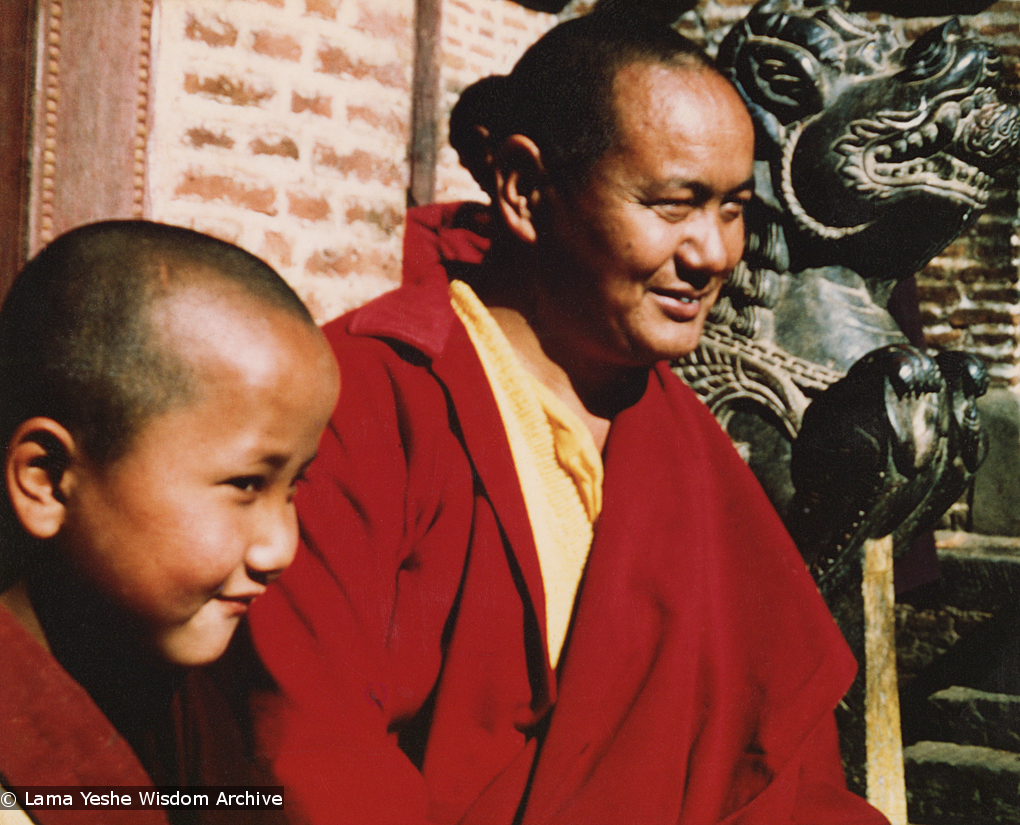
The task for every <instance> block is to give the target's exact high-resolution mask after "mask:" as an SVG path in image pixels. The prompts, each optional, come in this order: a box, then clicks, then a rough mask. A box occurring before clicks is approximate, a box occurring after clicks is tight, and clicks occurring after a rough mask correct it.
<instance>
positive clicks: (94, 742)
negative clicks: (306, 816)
mask: <svg viewBox="0 0 1020 825" xmlns="http://www.w3.org/2000/svg"><path fill="white" fill-rule="evenodd" d="M338 386H339V385H338V374H337V368H336V364H335V361H334V359H333V356H332V354H331V352H330V349H329V347H328V346H327V344H326V342H325V340H324V338H323V337H322V335H321V333H320V332H319V331H318V329H317V328H316V326H315V323H314V322H313V320H312V318H311V316H310V315H309V314H308V311H307V309H306V308H305V307H304V305H303V304H302V303H301V301H300V300H299V298H298V297H297V296H296V295H295V294H294V292H293V291H292V290H291V289H290V287H288V286H287V285H286V283H285V282H284V281H283V280H282V279H281V278H280V276H279V275H277V274H276V273H275V272H274V271H273V270H272V269H271V268H270V267H269V266H267V265H266V264H264V263H263V262H262V261H260V260H258V259H257V258H255V257H253V256H252V255H249V254H248V253H246V252H244V251H242V250H240V249H238V248H236V247H234V246H231V245H230V244H227V243H224V242H222V241H218V240H215V239H213V238H209V237H206V236H204V235H201V234H198V233H196V232H192V231H190V230H186V229H181V228H176V227H169V226H164V225H159V224H154V223H148V222H143V221H113V222H105V223H99V224H94V225H91V226H86V227H83V228H79V229H76V230H74V231H72V232H70V233H68V234H66V235H64V236H62V237H61V238H59V239H58V240H56V241H54V242H53V243H52V244H51V245H50V246H49V247H47V248H46V249H45V250H44V251H43V252H41V253H40V254H39V255H38V256H37V257H36V258H35V259H34V260H32V261H31V262H30V263H29V264H28V265H27V266H26V268H25V270H24V272H23V273H22V275H21V276H20V277H19V278H18V279H17V281H16V282H15V284H14V287H13V289H12V290H11V292H10V295H9V296H8V298H7V299H6V302H5V304H4V306H3V309H2V311H0V387H2V392H0V437H2V439H3V443H4V444H5V445H6V448H7V452H6V461H5V465H4V478H3V481H4V495H3V496H2V497H0V510H2V513H0V519H2V521H0V530H2V533H0V540H2V545H0V591H2V592H0V650H2V651H3V653H2V655H0V702H2V705H0V784H2V785H3V786H5V787H7V788H22V787H32V786H57V785H96V786H111V785H135V786H137V785H148V784H149V783H150V782H152V783H154V784H157V785H174V786H193V785H196V784H244V782H245V781H247V780H246V777H247V776H248V774H246V773H245V770H244V769H245V763H244V762H243V759H242V758H241V752H242V751H243V747H242V739H241V736H240V734H239V733H237V734H235V733H234V732H233V731H235V730H236V727H232V725H231V724H230V723H231V722H232V720H231V717H230V714H229V713H227V712H225V709H226V704H225V703H223V702H221V704H220V705H216V704H210V703H209V702H210V700H209V699H203V703H198V702H197V701H196V699H197V698H198V697H199V695H200V694H199V692H198V685H197V683H196V680H197V679H198V674H196V673H195V672H191V673H190V674H189V675H188V676H187V677H186V678H185V675H184V674H185V673H187V671H186V670H184V668H190V667H191V666H195V665H204V664H207V663H210V662H212V661H213V660H215V659H217V658H218V657H220V655H221V654H222V653H223V652H224V650H225V649H226V647H227V644H228V642H229V641H230V639H231V636H232V635H233V634H234V631H235V629H236V628H237V627H238V624H239V623H240V622H241V620H242V618H243V617H244V615H245V613H246V611H247V609H248V606H249V605H250V604H251V602H252V600H253V599H255V598H256V597H257V596H259V594H261V593H262V592H263V591H264V590H265V589H266V586H267V585H268V584H269V582H270V581H271V580H272V579H273V578H275V577H276V576H277V575H278V574H279V573H280V572H281V571H282V570H283V569H284V568H285V567H286V566H287V565H288V564H289V563H290V561H291V560H292V558H293V555H294V551H295V547H296V544H297V522H296V518H295V514H294V504H293V498H294V492H295V486H296V485H297V483H298V482H299V480H301V478H302V473H303V472H304V469H305V468H306V467H307V466H308V464H309V462H311V460H312V457H313V455H314V454H315V451H316V447H317V444H318V441H319V436H320V434H321V432H322V429H323V426H324V424H325V422H326V421H327V419H328V418H329V415H330V413H331V411H332V409H333V405H334V403H335V402H336V397H337V392H338ZM201 695H202V696H208V695H209V693H208V691H205V692H204V693H202V694H201ZM213 698H215V697H213ZM217 714H218V715H217ZM206 731H209V732H210V733H211V736H204V735H203V734H204V733H205V732H206ZM32 813H33V816H34V817H36V818H37V819H38V821H39V822H44V823H45V822H47V821H48V820H47V817H50V816H55V814H53V813H52V812H47V811H43V810H39V811H33V812H32ZM193 813H194V812H188V814H187V816H188V817H190V816H191V815H192V814H193ZM114 814H115V812H111V811H104V812H103V816H104V817H106V818H105V819H103V821H110V822H116V821H122V822H132V823H140V822H165V821H166V820H165V819H164V817H165V816H166V815H165V814H164V813H163V812H162V811H141V810H137V809H135V810H129V811H124V812H123V817H124V818H123V819H119V820H118V819H117V818H116V817H115V815H114ZM237 814H238V812H234V815H235V820H234V821H246V822H247V821H251V819H249V818H248V817H249V815H253V814H252V812H241V814H242V819H239V820H238V819H236V816H237ZM65 815H66V812H65ZM79 816H85V817H87V816H88V814H87V813H84V812H83V813H80V814H79ZM25 821H27V819H26V820H25ZM53 821H56V820H53ZM63 821H66V820H63ZM81 821H98V820H87V819H85V820H81ZM187 821H190V819H188V820H187Z"/></svg>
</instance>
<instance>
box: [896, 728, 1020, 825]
mask: <svg viewBox="0 0 1020 825" xmlns="http://www.w3.org/2000/svg"><path fill="white" fill-rule="evenodd" d="M903 758H904V768H905V774H906V783H907V807H908V811H909V815H910V821H911V822H924V823H925V824H926V825H1004V824H1005V823H1014V825H1015V823H1017V822H1020V791H1018V789H1020V754H1017V753H1011V752H1009V751H1002V750H995V749H993V748H983V747H977V746H974V745H956V744H953V743H950V742H918V743H917V744H915V745H911V746H910V747H907V748H904V750H903Z"/></svg>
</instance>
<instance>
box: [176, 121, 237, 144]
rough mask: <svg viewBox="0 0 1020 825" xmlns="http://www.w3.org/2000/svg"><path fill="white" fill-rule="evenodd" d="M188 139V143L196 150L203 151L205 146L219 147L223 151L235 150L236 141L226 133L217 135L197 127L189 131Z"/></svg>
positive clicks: (209, 130)
mask: <svg viewBox="0 0 1020 825" xmlns="http://www.w3.org/2000/svg"><path fill="white" fill-rule="evenodd" d="M186 138H187V142H188V143H190V144H191V145H192V146H194V147H195V148H196V149H201V148H202V147H203V146H218V147H220V148H221V149H233V148H234V139H233V138H232V137H230V135H228V134H227V133H226V132H220V133H219V134H217V133H216V132H213V131H212V130H211V129H206V128H204V127H202V126H196V127H195V128H194V129H188V133H187V136H186Z"/></svg>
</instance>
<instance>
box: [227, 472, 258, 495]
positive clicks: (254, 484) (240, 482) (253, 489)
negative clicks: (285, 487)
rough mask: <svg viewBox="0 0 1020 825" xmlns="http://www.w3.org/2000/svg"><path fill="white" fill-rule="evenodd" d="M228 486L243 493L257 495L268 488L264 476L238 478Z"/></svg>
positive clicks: (230, 481)
mask: <svg viewBox="0 0 1020 825" xmlns="http://www.w3.org/2000/svg"><path fill="white" fill-rule="evenodd" d="M227 484H229V485H230V486H231V487H236V488H237V489H238V490H240V491H241V492H242V493H257V492H259V491H260V490H262V488H264V487H265V486H266V480H265V479H264V478H263V477H262V476H238V477H237V478H232V479H230V480H228V481H227Z"/></svg>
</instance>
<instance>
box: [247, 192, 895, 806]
mask: <svg viewBox="0 0 1020 825" xmlns="http://www.w3.org/2000/svg"><path fill="white" fill-rule="evenodd" d="M483 214H484V213H483V212H481V211H480V209H479V208H472V207H463V208H461V209H459V210H458V209H455V208H453V207H443V206H440V207H427V208H424V209H420V210H413V211H412V212H411V214H410V215H409V217H408V226H407V234H406V239H405V264H404V266H405V279H404V286H403V287H402V288H401V289H399V290H397V291H395V292H392V293H389V294H387V295H384V296H382V297H381V298H379V299H377V300H376V301H374V302H372V303H370V304H368V305H366V306H365V307H363V308H361V309H360V310H357V311H355V312H354V313H352V314H349V315H347V316H345V317H343V318H341V319H338V320H337V321H335V322H333V323H331V324H330V325H328V326H327V327H326V333H327V336H328V338H329V340H330V342H331V344H332V346H333V349H334V351H335V353H336V356H337V358H338V360H339V363H340V368H341V373H342V382H343V389H342V392H341V398H340V402H339V404H338V406H337V408H336V411H335V413H334V416H333V419H332V422H331V424H330V426H329V428H328V430H327V433H326V434H325V436H324V438H323V441H322V444H321V445H320V450H319V457H318V460H317V461H316V462H315V464H314V465H313V467H312V469H311V471H310V472H309V479H308V481H309V483H308V486H307V487H305V488H303V489H302V491H301V493H300V495H299V503H298V507H299V515H300V519H301V529H302V537H303V543H302V547H301V548H300V550H299V553H298V558H297V560H296V562H295V564H294V565H293V567H292V568H291V569H290V570H288V571H287V572H286V573H285V574H284V576H283V577H282V578H281V580H280V581H279V582H278V583H277V585H276V586H274V587H273V588H270V592H269V593H267V594H266V595H265V596H263V597H262V598H261V599H260V600H259V601H258V602H256V603H255V605H253V609H252V615H251V623H252V631H253V636H254V640H255V643H256V646H257V648H258V651H259V653H260V655H261V656H262V657H263V659H264V662H265V664H266V665H267V667H268V669H269V671H270V672H271V674H272V675H273V677H274V678H275V680H276V682H277V683H278V685H279V691H278V692H277V693H275V694H264V695H262V696H260V697H259V699H258V701H257V705H256V708H257V711H258V719H259V723H258V726H259V736H260V741H261V746H262V748H263V749H264V750H265V752H266V753H267V754H268V755H269V757H270V758H271V760H272V762H273V765H274V768H275V770H276V771H277V772H278V775H279V777H280V778H281V779H282V781H283V782H284V783H285V785H286V786H287V800H288V808H289V809H290V812H291V814H292V815H294V814H296V813H298V812H300V814H301V816H303V817H306V818H307V820H308V821H310V822H314V823H322V824H323V825H325V823H345V825H356V824H357V823H364V825H380V824H381V823H403V824H404V825H407V824H408V823H414V824H415V825H417V823H424V822H434V823H457V822H462V823H478V825H510V823H512V822H520V823H523V824H524V825H538V824H539V823H542V824H543V825H545V824H546V823H548V825H553V823H556V825H561V824H562V825H566V823H578V825H580V824H581V823H584V825H597V824H599V823H605V825H619V823H622V822H627V823H637V824H638V825H655V824H657V823H663V825H665V823H681V825H709V823H727V824H728V825H730V824H732V825H735V823H741V825H752V824H755V825H757V824H758V823H760V824H761V825H778V824H779V823H793V822H796V823H808V822H811V823H822V822H832V823H835V822H838V823H880V822H884V819H883V818H882V817H881V815H880V814H878V813H877V812H876V811H874V809H872V808H870V807H869V806H868V805H867V804H866V803H865V802H864V801H863V800H862V799H860V798H859V797H857V796H854V795H853V794H850V793H849V792H848V791H847V790H846V788H845V783H844V779H843V774H842V767H841V765H840V759H839V752H838V746H837V739H836V732H835V725H834V721H833V714H832V711H833V708H834V706H835V705H836V703H837V702H838V701H839V700H840V698H841V697H842V695H843V693H844V692H845V690H846V689H847V687H848V686H849V684H850V682H851V680H852V678H853V675H854V673H855V668H856V665H855V662H854V660H853V658H852V656H851V654H850V653H849V651H848V649H847V647H846V645H845V643H844V641H843V639H842V637H841V636H840V633H839V631H838V629H837V628H836V625H835V624H834V622H833V621H832V619H831V617H830V616H829V613H828V611H827V609H826V607H825V605H824V604H823V602H822V600H821V598H820V597H819V595H818V593H817V590H816V588H815V585H814V582H813V581H812V579H811V577H810V575H809V574H808V572H807V570H806V568H805V566H804V564H803V562H802V561H801V558H800V556H799V554H798V552H797V550H796V548H795V547H794V546H793V544H792V542H791V541H790V539H789V537H788V536H787V534H786V531H785V530H784V528H783V526H782V524H781V522H780V521H779V519H778V517H777V516H776V514H775V512H774V510H773V509H772V507H771V505H770V504H769V502H768V500H767V499H766V497H765V495H764V494H763V492H762V491H761V489H760V487H759V485H758V483H757V481H756V480H755V479H754V477H753V475H752V474H751V472H750V471H749V470H748V468H747V467H746V466H745V465H744V463H743V462H742V461H741V460H740V458H739V457H738V456H737V454H736V452H735V451H734V450H733V448H732V446H731V444H730V442H729V440H728V438H727V437H726V435H725V434H724V433H723V432H722V430H721V429H720V428H719V426H718V424H717V423H716V422H715V420H714V419H713V418H712V416H711V415H710V414H709V412H708V411H707V409H706V408H705V407H704V406H703V405H702V404H701V403H700V402H699V401H698V400H697V398H696V397H695V395H694V394H693V392H691V390H689V389H688V388H687V387H686V386H684V385H683V384H682V383H681V382H680V381H679V380H678V379H677V378H676V377H675V376H674V375H673V374H672V373H671V372H670V370H669V368H668V367H667V366H666V365H660V366H659V367H657V368H656V369H654V370H652V371H651V372H650V373H649V376H648V383H647V387H646V389H645V391H644V394H643V396H642V397H641V398H640V400H639V401H637V403H635V404H634V405H633V406H631V407H629V408H628V409H625V410H624V411H623V412H621V413H620V414H619V415H618V416H617V417H616V418H615V419H614V421H613V424H612V427H611V429H610V432H609V437H608V441H607V443H606V446H605V450H604V453H603V458H604V463H605V485H604V506H603V510H602V514H601V516H600V518H599V520H598V522H597V524H596V526H595V538H594V542H593V545H592V549H591V553H590V556H589V559H588V563H587V567H586V569H585V573H584V577H583V579H582V583H581V586H580V589H579V591H578V594H577V600H576V604H575V610H574V616H573V619H572V624H571V628H570V631H569V636H568V639H567V643H566V646H565V648H564V652H563V655H562V657H561V660H560V664H559V667H558V669H557V670H556V671H555V672H554V671H553V670H552V669H551V668H550V666H549V663H548V662H549V660H548V655H547V651H546V647H545V638H546V634H545V627H544V624H545V609H544V605H543V589H542V582H541V573H540V570H539V564H538V558H537V555H536V551H535V546H534V541H533V539H532V535H531V530H530V527H529V524H528V520H527V513H526V509H525V505H524V501H523V497H522V494H521V491H520V487H519V484H518V481H517V477H516V474H515V471H514V466H513V463H512V460H511V455H510V449H509V446H508V445H507V441H506V438H505V436H504V433H503V428H502V425H501V422H500V418H499V412H498V410H497V408H496V404H495V401H494V400H493V397H492V394H491V392H490V391H489V389H488V384H487V382H486V379H485V375H484V373H483V370H482V367H481V364H480V363H479V361H478V358H477V357H476V355H475V353H474V350H473V348H472V347H471V344H470V342H469V340H468V337H467V334H466V332H465V330H464V328H463V326H462V325H461V324H460V322H459V321H458V320H457V318H456V316H455V315H454V313H453V311H452V310H451V308H450V304H449V299H448V294H447V279H448V275H450V274H454V275H456V276H457V277H464V278H466V279H467V280H469V281H470V279H471V278H470V275H471V270H472V269H473V268H474V267H475V265H477V264H478V263H479V262H480V261H481V259H482V257H483V256H484V253H485V251H486V249H487V247H488V242H487V241H486V239H485V237H484V227H483V226H482V225H481V224H480V223H479V220H478V219H479V218H480V216H482V215H483Z"/></svg>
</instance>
